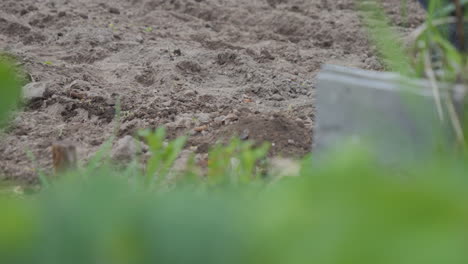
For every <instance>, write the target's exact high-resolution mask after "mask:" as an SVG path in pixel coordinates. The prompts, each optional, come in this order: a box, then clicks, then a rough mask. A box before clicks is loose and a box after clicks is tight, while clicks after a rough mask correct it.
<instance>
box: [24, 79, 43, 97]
mask: <svg viewBox="0 0 468 264" xmlns="http://www.w3.org/2000/svg"><path fill="white" fill-rule="evenodd" d="M46 90H47V83H44V82H32V83H28V84H27V85H25V86H24V87H23V99H24V100H26V101H29V100H34V99H37V98H42V97H44V93H45V92H46Z"/></svg>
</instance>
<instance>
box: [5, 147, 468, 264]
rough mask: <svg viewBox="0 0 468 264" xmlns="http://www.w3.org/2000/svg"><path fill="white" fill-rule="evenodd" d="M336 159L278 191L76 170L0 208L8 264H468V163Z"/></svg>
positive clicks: (354, 155)
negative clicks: (162, 185) (165, 184)
mask: <svg viewBox="0 0 468 264" xmlns="http://www.w3.org/2000/svg"><path fill="white" fill-rule="evenodd" d="M330 157H333V159H321V160H320V163H319V164H317V163H314V162H310V160H309V161H307V162H304V164H303V166H302V169H301V173H300V175H299V176H298V177H286V178H282V179H281V180H280V181H276V182H271V181H268V179H265V180H262V181H264V182H265V183H269V184H256V182H257V181H252V182H251V184H248V185H236V184H232V183H231V184H219V185H216V186H213V185H210V184H209V182H207V181H198V182H194V181H190V179H189V177H187V178H185V179H183V178H180V179H179V181H178V184H177V186H176V187H174V188H170V189H164V190H161V189H156V190H149V189H141V188H138V185H135V181H134V180H133V179H132V178H129V177H128V175H127V174H125V173H124V172H122V171H119V170H116V169H112V168H110V167H107V166H104V167H100V168H98V169H95V170H93V171H92V172H88V174H87V175H86V177H81V176H80V175H79V174H76V173H71V174H69V175H66V176H62V178H61V179H60V180H57V181H54V182H53V184H51V185H50V187H48V188H46V189H43V190H42V191H41V192H39V193H37V194H34V195H17V196H9V197H2V198H1V199H0V212H2V217H0V263H28V264H29V263H36V264H41V263H44V264H50V263H70V264H73V263H77V264H78V263H80V264H81V263H203V264H207V263H310V262H312V263H322V264H326V263H330V264H339V263H359V264H363V263H372V264H375V263H395V264H405V263H408V264H416V263H424V264H428V263H460V264H461V263H467V262H468V251H467V250H466V238H467V237H468V225H467V223H468V206H467V205H468V193H467V192H466V189H467V188H468V179H467V177H466V176H467V174H466V172H467V171H468V166H467V164H468V162H467V161H468V159H466V158H460V157H458V158H457V159H439V160H433V161H431V163H425V164H424V163H423V164H420V165H421V166H418V165H416V164H413V165H412V166H411V168H400V169H398V170H393V171H392V170H388V169H384V168H382V167H379V166H378V165H377V163H374V162H373V159H372V157H369V156H368V155H367V154H366V152H364V151H359V150H356V149H353V150H351V151H348V152H346V151H340V152H339V153H335V154H334V155H332V156H330ZM140 176H142V177H143V176H144V175H143V174H142V175H140ZM257 183H258V182H257ZM207 186H210V187H207Z"/></svg>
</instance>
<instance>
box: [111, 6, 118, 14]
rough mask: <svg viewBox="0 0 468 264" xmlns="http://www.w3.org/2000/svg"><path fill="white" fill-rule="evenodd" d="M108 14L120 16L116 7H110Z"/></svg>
mask: <svg viewBox="0 0 468 264" xmlns="http://www.w3.org/2000/svg"><path fill="white" fill-rule="evenodd" d="M109 13H111V14H116V15H120V10H119V9H118V8H116V7H111V8H109Z"/></svg>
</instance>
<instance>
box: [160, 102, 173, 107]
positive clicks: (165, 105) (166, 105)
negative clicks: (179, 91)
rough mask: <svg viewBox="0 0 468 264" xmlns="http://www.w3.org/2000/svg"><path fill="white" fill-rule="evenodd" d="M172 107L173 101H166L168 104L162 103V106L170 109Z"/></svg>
mask: <svg viewBox="0 0 468 264" xmlns="http://www.w3.org/2000/svg"><path fill="white" fill-rule="evenodd" d="M171 105H172V101H166V102H164V103H162V106H164V107H169V106H171Z"/></svg>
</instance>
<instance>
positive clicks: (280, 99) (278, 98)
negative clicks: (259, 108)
mask: <svg viewBox="0 0 468 264" xmlns="http://www.w3.org/2000/svg"><path fill="white" fill-rule="evenodd" d="M270 99H271V100H274V101H283V100H284V98H283V96H281V94H274V95H273V96H272V97H271V98H270Z"/></svg>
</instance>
